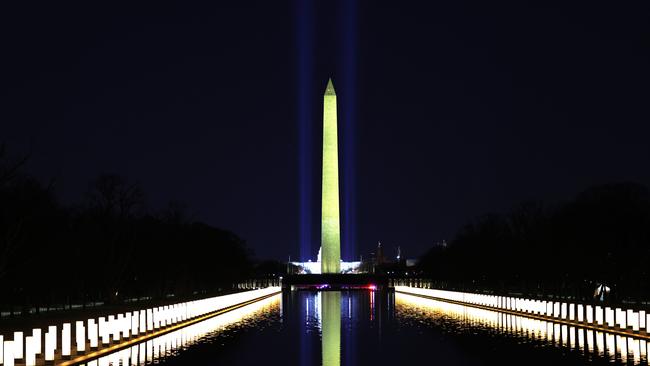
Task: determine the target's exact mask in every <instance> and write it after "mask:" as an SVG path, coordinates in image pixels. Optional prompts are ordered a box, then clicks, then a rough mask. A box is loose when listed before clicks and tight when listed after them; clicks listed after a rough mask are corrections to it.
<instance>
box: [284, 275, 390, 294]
mask: <svg viewBox="0 0 650 366" xmlns="http://www.w3.org/2000/svg"><path fill="white" fill-rule="evenodd" d="M282 288H283V289H290V290H383V289H388V278H387V277H386V276H383V275H376V274H370V273H364V274H342V273H327V274H298V275H287V276H286V277H284V278H283V279H282Z"/></svg>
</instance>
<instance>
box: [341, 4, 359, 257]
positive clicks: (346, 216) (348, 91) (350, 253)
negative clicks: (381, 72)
mask: <svg viewBox="0 0 650 366" xmlns="http://www.w3.org/2000/svg"><path fill="white" fill-rule="evenodd" d="M340 12H341V14H340V17H341V23H342V27H341V32H342V33H341V34H340V35H339V37H338V39H339V44H340V45H341V46H342V47H341V52H340V56H341V58H340V64H341V67H340V69H341V71H340V75H341V81H340V85H341V86H340V88H339V89H341V96H340V97H341V103H340V111H341V122H342V123H341V126H342V127H343V128H342V129H341V136H342V137H343V139H342V140H343V141H342V144H341V147H342V148H341V155H342V159H341V167H342V177H343V179H342V184H341V188H342V198H343V199H342V205H343V212H342V219H343V222H342V228H343V233H342V234H343V237H342V238H341V250H342V258H343V259H344V260H348V261H350V260H356V259H357V255H358V248H357V231H356V228H357V223H356V218H357V211H356V207H357V206H356V198H357V181H356V174H357V164H356V159H357V154H356V146H357V130H356V127H357V123H356V122H357V104H358V100H357V68H358V40H357V37H358V32H357V29H358V4H357V0H345V1H343V2H342V3H341V7H340Z"/></svg>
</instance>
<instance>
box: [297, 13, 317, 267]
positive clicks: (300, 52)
mask: <svg viewBox="0 0 650 366" xmlns="http://www.w3.org/2000/svg"><path fill="white" fill-rule="evenodd" d="M294 5H295V16H294V19H296V24H295V36H296V38H295V42H296V51H297V54H296V58H297V65H296V66H297V67H296V70H297V73H298V74H297V77H296V80H297V88H296V90H297V103H296V108H297V110H296V114H297V120H298V121H297V122H298V190H299V195H300V197H299V205H300V207H299V214H300V218H299V220H300V223H299V225H300V226H299V245H300V261H302V262H306V261H307V260H308V259H310V258H312V256H313V255H314V253H313V251H312V250H313V248H312V243H313V238H314V237H313V227H312V224H313V221H312V220H313V193H314V182H313V173H314V170H313V167H312V160H313V146H314V141H313V140H314V138H313V133H314V129H313V124H314V121H313V116H314V113H313V112H314V111H313V107H314V106H313V103H312V95H314V94H313V93H314V92H315V90H314V83H313V79H314V78H313V74H314V46H313V44H314V38H315V37H314V26H313V24H314V20H315V19H314V18H315V16H314V4H313V0H295V4H294Z"/></svg>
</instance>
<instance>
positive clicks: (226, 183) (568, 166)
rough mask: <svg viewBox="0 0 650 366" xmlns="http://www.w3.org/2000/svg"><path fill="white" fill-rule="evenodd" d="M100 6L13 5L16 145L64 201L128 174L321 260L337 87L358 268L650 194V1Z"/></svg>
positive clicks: (151, 195) (7, 44)
mask: <svg viewBox="0 0 650 366" xmlns="http://www.w3.org/2000/svg"><path fill="white" fill-rule="evenodd" d="M87 3H93V5H89V4H85V5H80V4H75V5H68V4H61V3H54V2H50V3H46V4H47V5H46V4H41V5H37V4H34V3H31V2H30V3H27V2H20V4H14V5H11V6H16V7H9V6H8V5H7V4H3V5H2V10H1V11H0V26H1V27H2V46H1V47H2V60H3V63H4V66H3V67H2V80H1V90H2V95H1V96H0V97H1V98H2V99H1V100H2V108H1V109H0V121H1V124H0V142H6V143H7V147H8V149H9V150H10V152H11V153H12V154H15V155H20V154H22V153H25V152H31V159H30V161H29V164H28V166H27V167H26V170H27V171H28V172H29V173H31V174H33V175H35V176H37V177H38V178H39V179H41V180H42V181H44V182H47V181H49V180H50V179H55V180H56V190H57V194H58V196H59V197H60V199H61V201H62V202H64V203H66V204H72V203H76V202H80V201H81V199H82V197H83V193H84V192H85V190H86V189H87V187H88V182H89V181H90V180H92V179H93V178H94V177H96V176H98V175H99V174H102V173H116V174H119V175H122V176H124V177H125V178H127V179H128V180H130V181H137V182H140V183H141V184H142V186H143V188H144V191H145V192H146V195H147V200H148V203H149V205H150V206H151V207H152V209H160V208H162V207H164V206H165V205H166V203H167V202H168V201H170V200H175V201H181V202H184V203H186V204H187V206H188V207H189V210H190V212H191V214H192V215H193V217H195V218H196V219H197V220H201V221H204V222H206V223H208V224H210V225H214V226H217V227H221V228H225V229H229V230H232V231H234V232H235V233H237V234H238V235H240V236H241V237H243V238H244V239H245V240H246V241H247V242H248V245H249V246H250V247H251V248H252V249H253V250H254V251H255V253H256V255H257V257H258V258H276V259H286V258H287V256H288V255H291V256H292V258H297V257H298V256H299V255H301V253H302V255H303V256H304V255H305V252H309V251H311V252H312V253H313V255H314V256H315V254H316V251H317V248H318V242H319V237H320V233H319V215H320V206H319V200H320V149H321V145H320V139H321V135H320V133H321V131H320V128H321V123H322V122H321V116H322V101H321V97H322V93H323V91H324V88H325V84H326V82H327V78H328V77H329V76H332V77H333V80H334V84H335V87H336V89H337V94H338V103H339V127H340V129H339V131H340V137H339V138H340V148H341V156H340V159H341V165H342V167H341V175H342V177H341V180H342V182H341V185H342V193H341V197H342V198H343V199H344V202H342V204H341V207H342V208H343V211H344V212H343V216H344V217H343V230H344V232H343V233H342V236H343V238H344V243H343V247H344V250H343V254H344V259H348V260H350V259H353V258H354V257H357V255H358V254H367V253H368V252H369V251H371V250H372V248H373V247H374V246H376V243H377V241H378V240H381V241H382V243H383V244H384V246H385V247H386V248H387V253H388V254H391V255H392V254H394V249H393V248H394V247H395V246H397V245H400V246H401V247H402V249H403V253H404V255H405V256H407V257H416V256H419V255H420V254H422V253H423V252H424V251H425V250H426V249H427V248H428V247H430V246H431V245H432V244H433V243H434V242H436V241H440V240H443V239H448V240H449V239H451V238H453V236H454V234H455V232H456V231H457V230H458V229H459V228H460V227H461V226H462V225H463V224H464V223H466V222H467V221H468V220H470V219H472V218H473V217H475V216H477V215H481V214H485V213H488V212H503V211H505V210H507V209H509V208H511V207H512V206H513V205H515V204H517V203H518V202H521V201H525V200H532V199H535V200H544V201H547V202H557V201H561V200H566V199H569V198H571V197H572V196H574V195H575V194H576V193H577V192H579V191H580V190H583V189H585V188H588V187H589V186H592V185H595V184H601V183H609V182H620V181H635V182H640V183H643V184H646V185H650V164H649V161H650V143H649V141H650V140H649V139H650V125H649V122H650V118H649V114H650V113H649V103H650V102H649V101H650V92H649V88H650V21H649V20H650V17H649V14H650V11H649V10H650V7H649V6H648V2H647V1H643V2H641V1H640V2H638V3H628V2H603V3H602V4H596V3H593V2H589V3H584V4H580V5H578V4H577V3H575V4H574V5H571V4H569V3H573V2H566V1H565V2H561V4H562V5H558V6H552V5H550V4H549V3H548V2H539V4H537V5H530V4H524V3H523V2H520V1H517V2H513V3H510V4H505V3H501V4H500V5H495V4H494V3H493V2H486V1H481V2H477V3H475V4H470V3H461V2H458V1H448V2H438V1H412V2H411V1H399V2H384V1H376V0H373V1H370V0H368V1H358V2H356V1H352V0H346V1H314V2H313V3H312V2H309V1H306V0H295V1H293V2H284V1H259V2H252V1H251V2H241V1H240V2H233V3H236V4H239V5H237V6H232V7H226V6H223V5H221V2H211V3H213V4H211V5H202V6H192V5H188V4H186V2H182V3H181V2H179V3H178V4H177V5H174V6H168V5H163V4H161V3H152V4H150V5H148V6H145V5H138V4H135V2H131V4H130V5H129V6H126V7H118V6H115V5H108V4H112V3H107V5H102V6H100V5H98V4H96V3H95V2H87ZM397 4H399V6H398V5H397ZM445 4H446V5H445ZM301 156H302V159H301V158H300V157H301ZM310 238H311V239H310ZM355 243H356V244H355ZM310 245H311V248H309V247H306V246H310ZM301 246H302V250H301ZM305 248H307V249H309V250H305ZM303 259H306V258H303Z"/></svg>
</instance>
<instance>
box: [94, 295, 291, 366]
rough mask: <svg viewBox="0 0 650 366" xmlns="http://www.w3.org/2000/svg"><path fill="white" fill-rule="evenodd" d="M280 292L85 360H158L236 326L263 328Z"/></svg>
mask: <svg viewBox="0 0 650 366" xmlns="http://www.w3.org/2000/svg"><path fill="white" fill-rule="evenodd" d="M281 298H282V297H281V295H275V296H272V297H269V298H267V299H264V300H261V301H258V302H255V303H252V304H250V305H246V306H244V307H241V308H238V309H235V310H232V311H229V312H226V313H224V314H221V315H218V316H215V317H213V318H210V319H207V320H205V321H202V322H199V323H196V324H193V325H190V326H187V327H184V328H181V329H179V330H176V331H173V332H170V333H167V334H165V335H162V336H160V337H156V338H153V339H151V340H149V341H146V342H142V343H140V344H137V345H134V346H133V347H130V348H126V349H124V350H122V351H119V352H114V353H111V354H109V355H107V356H104V357H101V358H99V359H96V360H93V361H89V362H88V363H87V364H86V366H117V365H122V366H127V365H128V366H140V365H148V364H155V363H159V362H160V361H162V360H163V359H166V358H170V357H174V356H175V355H177V354H179V353H180V352H182V351H184V350H186V349H187V348H188V347H190V346H192V345H195V344H198V343H203V342H207V343H213V342H219V337H228V336H229V334H231V333H233V332H236V331H237V329H238V328H243V327H255V328H257V329H259V330H262V329H264V327H265V325H267V324H269V321H268V318H269V317H272V316H273V315H277V313H278V312H279V311H280V308H281Z"/></svg>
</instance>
